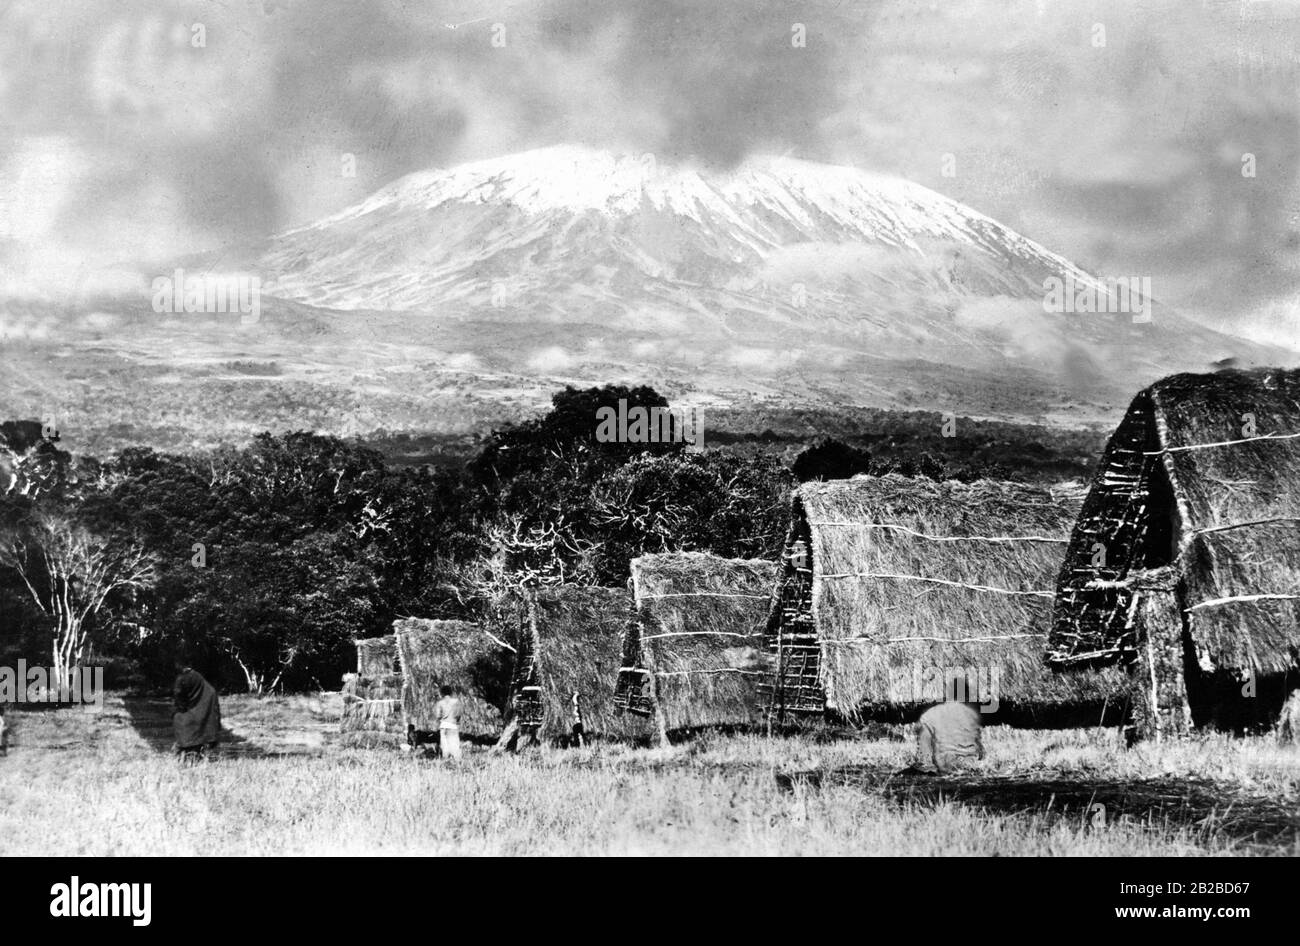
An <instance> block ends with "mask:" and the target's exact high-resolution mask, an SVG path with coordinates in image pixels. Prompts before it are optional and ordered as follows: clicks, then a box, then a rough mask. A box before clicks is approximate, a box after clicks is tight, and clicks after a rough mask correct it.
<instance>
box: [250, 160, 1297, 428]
mask: <svg viewBox="0 0 1300 946" xmlns="http://www.w3.org/2000/svg"><path fill="white" fill-rule="evenodd" d="M258 268H259V269H260V271H261V273H262V275H263V278H264V279H265V280H266V283H265V284H266V288H267V290H268V291H269V292H271V293H272V294H274V295H277V296H281V297H284V298H287V299H291V300H294V301H296V302H299V303H306V304H308V305H312V306H323V307H328V308H330V309H344V310H367V311H369V312H371V313H374V312H375V310H387V311H390V312H394V313H396V312H403V311H409V312H417V313H421V314H422V315H431V316H435V317H437V319H436V324H437V325H438V326H439V335H438V344H439V345H444V346H445V345H448V344H452V345H459V344H468V345H469V346H470V347H471V348H472V349H473V350H472V352H471V354H472V355H473V356H474V357H475V359H476V363H478V364H486V363H487V362H489V361H491V360H492V358H493V357H494V356H496V360H495V362H494V363H493V367H494V368H495V369H496V370H498V371H506V372H510V373H523V374H524V375H525V376H530V377H536V376H537V375H538V374H539V373H540V374H542V375H544V376H545V377H546V379H547V380H550V381H557V380H565V381H567V380H569V379H608V378H624V377H626V378H633V379H636V378H644V379H650V378H659V379H660V381H661V383H667V384H672V383H673V380H674V379H676V380H677V381H678V382H679V383H681V384H686V385H688V386H691V387H697V388H700V389H702V390H710V391H714V392H717V391H724V390H725V391H727V392H729V395H728V396H733V395H734V394H735V393H737V392H744V393H746V394H755V393H757V394H760V395H764V396H768V395H770V396H772V397H775V398H778V399H795V400H812V401H814V402H816V401H833V402H837V403H871V404H881V405H887V406H925V405H927V404H934V405H938V404H941V403H952V402H954V401H956V402H958V403H960V404H962V405H964V406H965V408H964V409H965V410H968V411H971V412H989V413H1015V414H1024V413H1027V412H1028V413H1032V414H1037V415H1039V416H1046V415H1049V414H1051V413H1053V412H1055V411H1056V410H1057V409H1058V408H1060V407H1062V406H1063V405H1065V404H1068V403H1075V404H1078V403H1082V402H1084V401H1088V402H1091V403H1092V404H1093V405H1096V406H1101V405H1108V404H1117V403H1123V402H1125V401H1126V400H1127V398H1128V395H1129V394H1130V393H1131V392H1132V391H1133V390H1136V389H1137V388H1138V387H1140V386H1141V385H1142V384H1145V383H1149V382H1150V381H1152V380H1154V379H1155V378H1157V377H1160V376H1161V375H1163V374H1167V373H1170V372H1172V371H1177V370H1193V369H1194V370H1205V369H1206V368H1208V367H1209V366H1210V364H1211V362H1213V361H1215V360H1218V359H1222V358H1225V357H1237V358H1239V359H1242V360H1243V361H1245V362H1261V361H1269V360H1271V359H1274V358H1275V353H1272V352H1267V351H1264V350H1263V349H1261V348H1259V347H1258V346H1253V345H1250V344H1248V343H1245V342H1241V341H1240V340H1237V339H1232V338H1229V337H1227V336H1224V335H1221V334H1217V333H1215V332H1212V331H1209V330H1206V329H1204V328H1202V327H1200V326H1198V325H1196V324H1194V323H1191V322H1189V321H1187V320H1184V319H1181V318H1179V317H1178V316H1177V314H1176V313H1174V312H1172V311H1171V310H1169V309H1167V308H1163V307H1160V306H1159V305H1158V304H1154V306H1153V304H1152V302H1151V300H1145V303H1144V304H1145V306H1147V308H1146V309H1145V311H1143V312H1142V313H1140V314H1139V313H1132V312H1129V311H1125V312H1113V311H1112V312H1111V313H1109V314H1105V313H1096V312H1089V311H1088V310H1087V307H1086V306H1085V307H1080V306H1075V305H1073V304H1070V305H1064V306H1059V307H1058V308H1060V309H1061V310H1062V311H1046V310H1047V309H1048V308H1049V306H1046V305H1045V304H1044V303H1045V300H1047V299H1048V298H1050V296H1049V294H1048V292H1047V291H1046V289H1045V286H1046V285H1050V284H1051V281H1053V280H1054V281H1056V282H1057V283H1059V284H1064V285H1065V286H1067V287H1070V288H1069V289H1068V290H1066V291H1067V292H1068V293H1070V294H1071V296H1070V299H1069V300H1067V301H1069V302H1071V303H1072V302H1073V301H1074V296H1073V293H1075V292H1084V293H1093V294H1096V293H1099V292H1102V293H1104V291H1105V287H1104V286H1103V285H1102V284H1101V283H1100V282H1099V281H1097V280H1095V279H1094V277H1092V276H1091V275H1089V274H1087V273H1085V272H1083V271H1082V270H1081V269H1079V268H1078V267H1077V266H1075V265H1074V264H1072V263H1071V262H1069V261H1068V260H1066V259H1064V258H1063V257H1061V256H1059V255H1057V254H1056V253H1053V252H1051V251H1050V250H1048V249H1046V248H1044V247H1043V246H1040V245H1039V244H1038V243H1035V242H1034V241H1033V240H1030V239H1028V238H1026V237H1024V236H1022V235H1020V234H1019V233H1016V232H1015V231H1013V230H1011V229H1010V228H1008V227H1005V226H1003V225H1002V224H1000V223H998V222H997V221H995V220H992V219H990V218H989V217H986V216H984V215H983V214H981V213H978V212H977V211H975V210H972V209H971V208H969V207H966V206H964V205H962V204H960V203H958V202H957V201H954V200H951V199H949V198H947V197H944V196H942V195H941V194H938V193H935V192H934V191H932V190H929V189H927V188H925V187H921V186H919V185H917V184H913V183H910V182H908V181H904V180H900V179H897V178H893V177H887V176H882V175H878V174H871V173H868V172H865V171H861V170H857V169H854V168H848V167H837V166H831V165H824V164H816V163H812V162H808V161H801V160H796V159H792V158H784V157H755V158H750V159H748V160H746V161H745V162H743V163H741V164H740V165H738V166H736V167H734V168H730V169H726V170H718V169H711V168H702V167H696V166H691V165H678V166H670V165H668V164H666V163H664V162H662V161H656V160H655V159H654V158H653V157H652V156H649V155H645V156H639V157H638V156H619V155H615V154H611V153H609V152H605V151H599V150H593V149H589V148H581V147H571V146H561V147H553V148H543V149H540V150H535V151H527V152H524V153H521V154H515V155H510V156H507V157H499V158H493V159H490V160H486V161H476V162H473V163H469V164H464V165H461V166H459V167H455V168H452V169H450V170H438V171H426V172H421V173H417V174H412V175H409V176H407V177H404V178H402V179H400V180H398V181H395V182H393V183H392V184H390V185H388V186H386V187H384V188H383V189H381V190H379V191H378V192H376V193H375V194H374V195H372V196H371V197H369V198H368V199H366V200H364V201H362V202H360V203H358V204H356V205H354V206H352V207H348V208H347V209H345V210H343V211H341V212H339V213H336V214H334V215H332V216H330V217H327V218H325V219H323V220H320V221H318V222H315V223H312V224H310V225H307V226H303V227H298V228H296V229H293V230H289V231H287V232H285V233H282V234H280V235H278V236H277V237H275V238H274V239H273V240H272V241H271V243H270V245H269V246H268V247H267V249H266V250H265V252H264V253H263V255H262V257H261V260H260V264H259V267H258ZM1155 288H1156V291H1157V293H1158V290H1159V287H1158V286H1157V287H1155ZM1135 315H1137V316H1139V317H1136V318H1135ZM418 321H420V322H427V320H424V319H421V320H418ZM502 323H505V324H507V325H509V326H511V327H510V328H509V329H505V328H502V327H498V328H495V329H494V328H491V326H493V325H496V326H501V324H502ZM469 324H472V325H473V326H475V329H474V331H473V332H472V333H469V335H467V333H466V330H465V326H466V325H469ZM457 327H459V329H458V328H457ZM409 331H410V332H412V333H415V334H417V335H418V333H419V332H420V331H421V329H420V328H419V327H418V326H417V325H414V324H413V325H412V326H411V327H410V329H409ZM470 336H472V338H471V340H470V341H468V342H463V339H465V338H469V337H470Z"/></svg>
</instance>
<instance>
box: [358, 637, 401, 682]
mask: <svg viewBox="0 0 1300 946" xmlns="http://www.w3.org/2000/svg"><path fill="white" fill-rule="evenodd" d="M353 643H354V644H356V645H357V675H358V676H361V677H365V678H371V677H382V676H386V675H388V674H391V673H393V672H394V671H395V670H396V669H397V638H396V637H394V636H393V635H392V634H389V635H387V636H386V637H366V638H362V639H361V640H357V641H353Z"/></svg>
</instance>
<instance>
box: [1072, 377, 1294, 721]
mask: <svg viewBox="0 0 1300 946" xmlns="http://www.w3.org/2000/svg"><path fill="white" fill-rule="evenodd" d="M1297 470H1300V371H1284V370H1280V369H1260V370H1253V371H1224V372H1221V373H1218V374H1204V375H1197V374H1181V375H1174V376H1172V377H1169V378H1165V379H1164V380H1162V381H1158V382H1156V383H1155V384H1153V385H1151V387H1149V388H1147V389H1146V390H1144V391H1142V392H1140V393H1139V394H1138V395H1137V397H1135V398H1134V399H1133V403H1132V404H1131V405H1130V406H1129V409H1128V412H1127V413H1126V414H1125V415H1124V419H1123V420H1122V421H1121V422H1120V424H1119V426H1118V428H1116V430H1115V432H1114V434H1113V435H1112V436H1111V438H1110V442H1109V443H1108V444H1107V445H1106V450H1105V453H1104V454H1103V455H1102V458H1101V462H1100V463H1099V464H1098V468H1097V472H1096V475H1095V478H1094V480H1093V483H1092V488H1091V490H1090V491H1089V493H1088V496H1087V499H1086V500H1085V501H1084V504H1083V509H1082V510H1081V512H1080V515H1079V519H1078V522H1077V524H1076V525H1075V528H1074V532H1073V534H1072V536H1071V539H1070V544H1069V548H1068V550H1067V553H1066V557H1065V563H1064V566H1063V567H1062V569H1061V572H1060V575H1059V579H1058V582H1057V593H1056V608H1055V617H1054V621H1053V626H1052V635H1051V645H1050V657H1051V660H1052V662H1053V663H1054V664H1056V665H1057V666H1060V667H1062V668H1065V669H1078V668H1089V667H1095V666H1098V665H1122V666H1125V665H1126V666H1129V667H1131V668H1132V670H1133V672H1134V674H1135V677H1136V681H1137V683H1138V684H1139V685H1138V686H1136V687H1135V697H1136V698H1137V702H1138V710H1139V713H1138V715H1139V719H1138V722H1139V724H1140V726H1141V729H1142V731H1143V733H1144V734H1145V735H1147V736H1151V737H1155V738H1161V737H1163V736H1167V735H1175V734H1179V733H1182V732H1185V731H1187V730H1188V729H1189V728H1191V727H1192V726H1195V725H1203V724H1217V725H1219V726H1222V727H1224V728H1233V729H1242V728H1248V727H1252V726H1258V725H1262V724H1266V723H1269V722H1270V721H1271V720H1272V719H1275V718H1276V714H1277V712H1278V710H1279V708H1280V707H1281V705H1282V702H1283V700H1284V699H1285V696H1286V694H1287V692H1288V691H1289V690H1291V689H1293V688H1294V687H1296V686H1297V685H1300V675H1298V673H1297V669H1298V668H1300V611H1298V608H1300V479H1297V476H1296V473H1297Z"/></svg>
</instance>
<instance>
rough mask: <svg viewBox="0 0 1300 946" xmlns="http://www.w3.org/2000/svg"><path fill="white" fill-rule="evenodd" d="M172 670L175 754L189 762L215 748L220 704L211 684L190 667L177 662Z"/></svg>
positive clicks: (219, 728) (219, 731)
mask: <svg viewBox="0 0 1300 946" xmlns="http://www.w3.org/2000/svg"><path fill="white" fill-rule="evenodd" d="M176 669H177V671H178V673H177V675H176V682H175V683H174V684H172V699H173V701H174V702H175V704H176V712H175V714H174V715H173V716H172V732H173V733H174V735H175V737H176V754H177V755H179V756H180V757H181V758H182V759H185V760H190V761H193V760H195V759H201V758H203V757H204V756H205V755H207V753H208V752H209V751H210V750H212V749H215V748H216V747H217V740H218V738H219V737H220V735H221V701H220V700H219V699H218V698H217V691H216V689H214V688H213V686H212V684H211V683H209V682H208V681H207V680H204V679H203V676H202V675H201V674H200V673H199V672H198V671H197V670H195V669H194V668H193V667H191V666H189V665H188V664H187V663H185V662H184V661H181V660H178V661H177V662H176Z"/></svg>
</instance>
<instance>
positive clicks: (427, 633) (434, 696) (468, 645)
mask: <svg viewBox="0 0 1300 946" xmlns="http://www.w3.org/2000/svg"><path fill="white" fill-rule="evenodd" d="M393 631H394V632H395V634H396V637H397V654H398V658H399V660H400V661H401V665H402V681H403V683H402V712H403V714H404V716H405V718H406V722H407V723H413V724H415V728H416V729H419V730H432V729H436V728H437V723H436V720H435V719H434V716H433V707H434V705H435V704H436V703H437V702H438V699H439V688H440V687H441V686H443V685H444V684H446V685H449V686H452V687H454V688H455V689H456V690H457V693H458V695H459V696H460V699H461V705H462V708H463V714H462V716H461V719H460V731H461V734H462V735H467V736H485V737H486V736H495V735H496V734H497V733H498V732H500V730H501V711H500V706H501V705H502V703H503V702H504V699H505V694H506V691H507V689H508V687H509V679H510V677H509V674H510V663H509V656H510V655H509V651H508V650H506V649H505V648H504V647H502V646H501V644H500V643H499V642H497V641H495V640H493V639H492V638H491V637H489V636H488V635H487V634H485V633H484V632H483V630H482V629H481V628H480V627H479V626H478V625H477V624H471V623H469V622H467V621H431V620H426V619H423V618H401V619H400V620H397V621H394V622H393Z"/></svg>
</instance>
